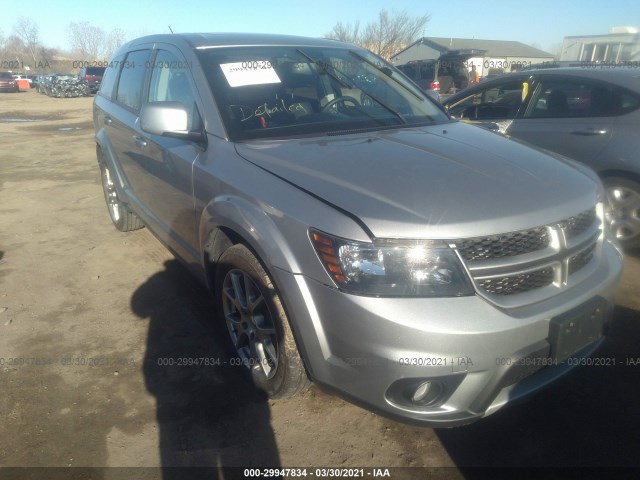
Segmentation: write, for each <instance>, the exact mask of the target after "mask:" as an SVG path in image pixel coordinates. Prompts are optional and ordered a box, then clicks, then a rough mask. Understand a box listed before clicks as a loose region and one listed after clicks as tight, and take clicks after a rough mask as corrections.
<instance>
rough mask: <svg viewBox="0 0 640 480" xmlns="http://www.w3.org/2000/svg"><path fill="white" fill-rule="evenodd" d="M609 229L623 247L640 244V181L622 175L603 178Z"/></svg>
mask: <svg viewBox="0 0 640 480" xmlns="http://www.w3.org/2000/svg"><path fill="white" fill-rule="evenodd" d="M603 183H604V186H605V191H606V193H607V201H608V208H607V215H606V216H607V222H608V223H609V229H610V230H611V232H612V234H613V235H614V237H615V238H617V239H618V241H619V242H620V244H621V245H622V246H623V247H636V246H639V245H640V183H638V182H635V181H633V180H629V179H626V178H620V177H608V178H605V179H604V180H603Z"/></svg>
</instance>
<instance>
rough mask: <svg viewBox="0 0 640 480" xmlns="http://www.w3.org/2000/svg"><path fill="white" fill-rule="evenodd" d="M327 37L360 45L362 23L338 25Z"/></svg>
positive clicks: (340, 23) (339, 23)
mask: <svg viewBox="0 0 640 480" xmlns="http://www.w3.org/2000/svg"><path fill="white" fill-rule="evenodd" d="M327 37H329V38H333V39H335V40H340V41H341V42H348V43H358V42H359V41H360V22H355V23H354V24H353V25H352V24H351V23H342V22H338V23H336V24H335V25H334V26H333V28H332V29H331V32H329V33H328V34H327Z"/></svg>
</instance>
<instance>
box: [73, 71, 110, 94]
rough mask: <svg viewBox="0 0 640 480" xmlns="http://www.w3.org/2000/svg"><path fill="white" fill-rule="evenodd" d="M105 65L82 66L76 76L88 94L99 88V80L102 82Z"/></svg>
mask: <svg viewBox="0 0 640 480" xmlns="http://www.w3.org/2000/svg"><path fill="white" fill-rule="evenodd" d="M105 68H106V67H82V68H81V69H80V73H78V78H79V79H80V81H81V82H82V83H83V84H84V85H86V88H87V90H88V92H89V93H90V94H92V95H93V94H95V93H96V92H97V91H98V89H99V88H100V82H102V76H103V75H104V71H105Z"/></svg>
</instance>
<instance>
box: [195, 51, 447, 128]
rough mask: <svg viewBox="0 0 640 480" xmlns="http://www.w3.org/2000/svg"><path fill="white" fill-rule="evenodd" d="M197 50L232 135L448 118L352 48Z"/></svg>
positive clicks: (392, 125)
mask: <svg viewBox="0 0 640 480" xmlns="http://www.w3.org/2000/svg"><path fill="white" fill-rule="evenodd" d="M197 54H198V55H199V57H200V61H201V63H202V65H203V67H204V70H205V73H206V75H207V78H208V81H209V84H210V86H211V89H212V91H213V94H214V96H215V99H216V102H217V103H218V106H219V109H220V113H221V115H222V118H223V121H224V123H225V125H226V128H227V132H228V133H229V136H230V137H231V139H232V140H245V139H251V138H278V137H287V136H298V135H309V134H339V133H344V132H348V131H359V130H376V129H385V128H399V127H403V126H409V125H410V126H415V125H428V124H433V123H436V122H442V121H447V120H448V117H447V115H446V114H445V113H444V112H442V110H441V109H440V108H439V107H438V106H437V105H436V104H435V103H433V102H432V101H431V100H430V99H429V98H428V97H426V96H425V95H424V94H423V93H421V92H420V91H419V90H418V89H417V88H416V87H415V86H414V85H413V84H412V83H411V82H409V81H407V80H406V78H405V77H404V76H403V75H402V74H400V73H399V72H398V71H397V70H396V69H395V68H394V67H392V66H390V65H389V64H387V63H385V62H384V61H383V60H381V59H380V58H378V57H376V56H375V55H373V54H370V53H369V52H366V51H364V50H360V49H356V48H355V47H354V49H353V50H349V49H345V48H318V47H278V46H269V47H234V48H212V49H203V50H198V51H197Z"/></svg>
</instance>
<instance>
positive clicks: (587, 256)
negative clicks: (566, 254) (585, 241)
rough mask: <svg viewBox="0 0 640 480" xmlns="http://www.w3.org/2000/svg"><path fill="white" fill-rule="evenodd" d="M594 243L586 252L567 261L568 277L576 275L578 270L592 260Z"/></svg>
mask: <svg viewBox="0 0 640 480" xmlns="http://www.w3.org/2000/svg"><path fill="white" fill-rule="evenodd" d="M595 250H596V245H595V243H594V244H593V245H591V246H590V247H589V248H587V249H586V250H583V251H581V252H580V253H578V254H577V255H574V256H573V257H571V258H570V259H569V275H572V274H574V273H576V272H577V271H578V270H581V269H582V268H584V267H585V266H586V265H587V264H588V263H589V262H590V261H591V259H592V258H593V254H594V253H595Z"/></svg>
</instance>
